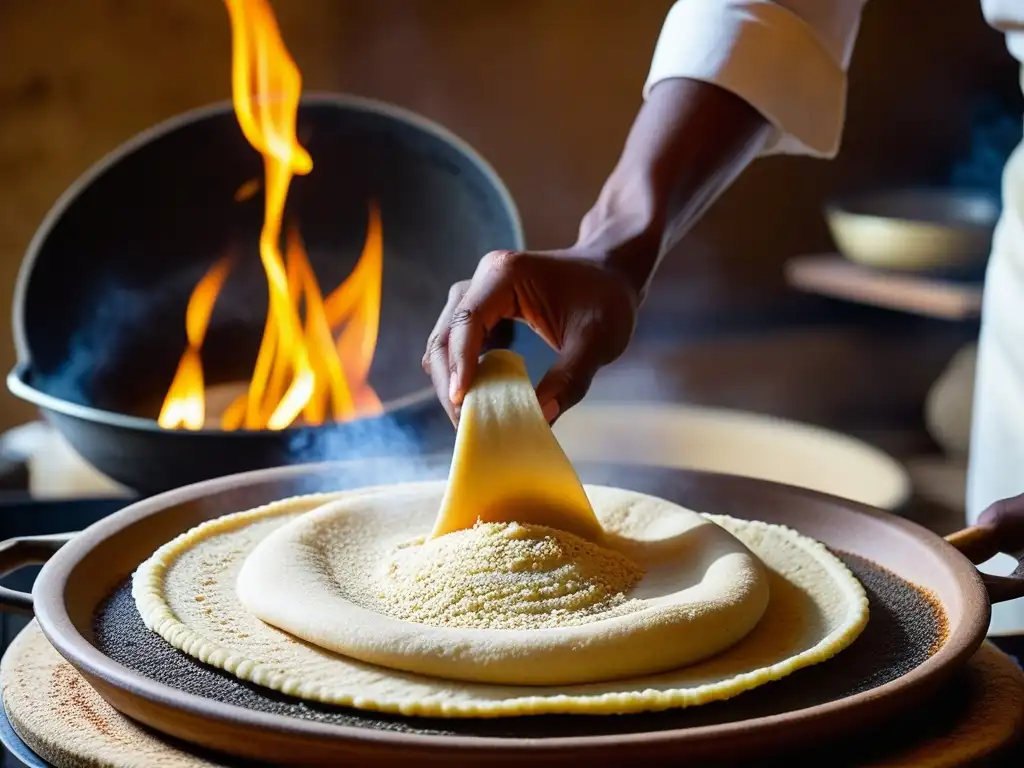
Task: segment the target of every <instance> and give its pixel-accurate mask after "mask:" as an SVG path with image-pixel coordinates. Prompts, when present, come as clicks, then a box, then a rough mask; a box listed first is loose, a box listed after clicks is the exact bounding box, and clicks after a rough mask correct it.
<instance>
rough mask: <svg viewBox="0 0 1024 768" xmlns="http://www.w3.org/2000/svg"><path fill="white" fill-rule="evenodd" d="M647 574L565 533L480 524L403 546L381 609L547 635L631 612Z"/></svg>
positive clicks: (439, 622) (430, 620)
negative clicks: (546, 631) (634, 596)
mask: <svg viewBox="0 0 1024 768" xmlns="http://www.w3.org/2000/svg"><path fill="white" fill-rule="evenodd" d="M642 577H643V571H642V570H641V569H640V568H638V567H637V566H636V565H634V564H633V563H632V562H631V561H630V560H629V559H627V558H626V557H624V556H623V555H621V554H620V553H618V552H616V551H614V550H611V549H606V548H604V547H599V546H596V545H594V544H591V543H590V542H588V541H586V540H584V539H582V538H580V537H579V536H575V535H573V534H571V533H567V532H565V531H558V530H555V529H554V528H547V527H545V526H539V525H521V524H519V523H482V522H478V523H477V524H476V525H475V526H474V527H472V528H469V529H465V530H461V531H455V532H453V533H449V534H447V535H445V536H441V537H439V538H436V539H429V540H424V539H418V540H416V541H414V542H412V543H411V544H408V545H405V546H403V547H399V548H398V549H396V550H395V551H394V552H393V557H392V559H391V561H390V562H389V563H388V564H387V567H386V570H385V576H384V579H383V583H382V584H381V589H380V591H379V593H378V595H377V597H378V601H379V604H378V609H379V610H381V611H382V612H384V613H388V614H390V615H391V616H394V617H396V618H400V619H405V620H407V621H415V622H418V623H420V624H430V625H433V626H440V627H463V628H473V629H544V628H549V627H566V626H573V625H578V624H585V623H587V622H589V621H594V620H596V619H599V618H607V617H608V616H609V615H610V614H612V613H614V614H618V613H622V612H628V611H629V610H630V603H632V602H635V601H630V600H628V598H627V597H626V594H627V593H628V592H629V590H630V589H631V588H632V587H633V586H634V585H635V584H636V583H637V582H638V581H640V579H641V578H642Z"/></svg>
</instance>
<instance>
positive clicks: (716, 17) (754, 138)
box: [579, 0, 866, 298]
mask: <svg viewBox="0 0 1024 768" xmlns="http://www.w3.org/2000/svg"><path fill="white" fill-rule="evenodd" d="M865 1H866V0H678V1H677V2H676V3H675V4H674V5H673V6H672V9H671V10H670V11H669V14H668V17H667V18H666V19H665V24H664V26H663V27H662V31H661V35H660V36H659V39H658V44H657V46H656V48H655V52H654V57H653V59H652V62H651V69H650V73H649V75H648V78H647V84H646V86H645V95H646V97H647V99H646V103H645V104H644V106H643V108H642V109H641V110H640V113H639V114H638V116H637V118H636V122H635V123H634V125H633V128H632V131H631V132H630V135H629V139H628V141H627V142H626V147H625V149H624V151H623V153H622V157H621V158H620V160H619V163H618V165H617V166H616V168H615V170H614V171H613V173H612V174H611V176H610V177H609V179H608V181H607V183H606V184H605V187H604V189H603V190H602V192H601V195H600V197H599V199H598V201H597V203H596V204H595V205H594V207H593V209H591V211H590V212H589V213H588V214H587V216H586V218H584V220H583V223H582V225H581V227H580V243H579V248H580V249H581V250H582V251H583V252H584V253H590V254H599V253H600V254H603V253H607V254H609V255H608V256H607V259H608V262H609V266H611V267H613V268H615V269H617V270H621V271H622V272H623V273H624V274H626V276H627V277H628V278H629V280H630V281H631V282H632V283H633V285H634V287H635V289H636V291H637V293H638V295H639V296H640V297H641V298H642V296H643V293H644V291H645V289H646V286H647V283H648V282H649V280H650V278H651V276H652V275H653V273H654V270H655V269H656V268H657V266H658V261H659V260H660V258H661V255H662V254H663V253H665V252H666V251H667V250H668V249H669V248H670V247H671V246H672V245H673V244H674V243H675V242H676V241H677V240H678V239H679V237H681V236H682V235H683V234H685V233H686V231H687V230H688V229H689V228H690V227H691V226H692V225H693V223H694V222H695V221H696V219H697V218H698V217H699V216H700V214H701V213H703V211H704V210H706V209H707V207H708V205H709V204H710V203H712V202H713V201H714V200H715V198H716V197H717V196H718V195H719V194H720V193H721V192H722V191H723V190H725V189H726V188H727V187H728V186H729V184H730V183H731V182H732V181H733V180H734V179H735V178H736V176H737V175H738V174H739V173H740V172H741V171H742V170H743V169H744V168H745V167H746V166H747V165H748V164H749V163H750V161H751V160H752V159H753V158H754V157H756V156H757V155H758V154H762V153H764V154H774V153H787V154H803V155H810V156H813V157H832V156H834V155H835V153H836V152H837V151H838V149H839V140H840V136H841V134H842V124H843V112H844V104H845V99H846V71H847V68H848V67H849V63H850V56H851V54H852V51H853V45H854V40H855V38H856V35H857V29H858V27H859V24H860V15H861V11H862V9H863V6H864V3H865Z"/></svg>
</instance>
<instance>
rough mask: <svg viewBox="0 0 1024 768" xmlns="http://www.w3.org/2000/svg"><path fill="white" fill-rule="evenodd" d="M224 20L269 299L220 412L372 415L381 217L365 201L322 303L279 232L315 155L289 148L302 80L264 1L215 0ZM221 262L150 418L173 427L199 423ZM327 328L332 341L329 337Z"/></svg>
mask: <svg viewBox="0 0 1024 768" xmlns="http://www.w3.org/2000/svg"><path fill="white" fill-rule="evenodd" d="M225 3H226V5H227V8H228V13H229V15H230V18H231V28H232V41H233V51H232V92H233V99H234V107H235V115H236V117H237V119H238V123H239V125H240V126H241V128H242V133H243V134H244V136H245V138H246V140H247V141H248V142H249V143H250V144H251V145H252V146H253V147H254V148H255V149H257V150H258V151H259V152H260V153H261V154H262V155H263V164H264V179H263V182H262V184H260V182H259V181H258V180H252V181H249V182H246V183H245V184H243V185H242V187H240V188H239V190H238V192H237V193H236V199H237V200H240V201H241V200H245V199H248V198H249V197H251V196H253V195H254V194H255V193H256V191H257V190H258V189H259V187H260V186H262V188H263V190H264V215H263V228H262V231H261V232H260V239H259V253H260V261H261V262H262V264H263V269H264V272H265V273H266V277H267V287H268V290H269V306H268V312H267V318H266V323H265V325H264V329H263V337H262V339H261V342H260V348H259V352H258V353H257V356H256V363H255V367H254V370H253V374H252V377H251V378H250V380H249V382H248V387H247V391H246V392H244V393H242V394H240V395H239V396H238V397H236V398H235V400H234V401H232V402H231V404H230V405H229V406H228V407H227V408H226V409H225V411H224V413H223V414H221V427H222V428H224V429H229V430H231V429H239V428H244V429H272V430H278V429H284V428H286V427H288V426H290V425H292V424H294V423H296V422H297V421H299V420H300V419H301V421H302V422H303V423H306V424H322V423H323V422H324V421H326V420H328V419H333V420H345V419H349V418H352V417H354V416H357V415H364V414H368V413H379V412H380V411H381V409H382V407H381V402H380V399H379V398H378V397H377V395H376V393H375V392H374V391H373V389H372V388H371V387H370V385H369V383H368V380H367V378H368V376H369V372H370V365H371V363H372V362H373V354H374V349H375V347H376V344H377V333H378V328H379V322H380V304H381V280H382V268H383V239H382V230H381V222H380V213H379V211H378V209H377V207H376V205H375V204H372V203H371V206H370V220H369V225H368V229H367V236H366V243H365V245H364V247H363V253H362V255H361V256H360V258H359V261H358V262H357V264H356V266H355V268H354V269H353V271H352V274H351V275H350V276H349V277H348V278H347V279H346V280H345V281H344V282H343V283H342V284H341V285H340V286H339V287H338V288H337V289H336V290H335V291H334V293H333V294H331V295H330V296H329V297H328V298H327V300H326V301H325V300H324V298H323V295H322V293H321V291H320V286H319V284H318V283H317V280H316V276H315V275H314V273H313V269H312V267H311V266H310V263H309V259H308V257H307V255H306V251H305V247H304V246H303V243H302V239H301V237H300V236H299V233H298V231H297V230H296V229H294V228H293V229H290V230H289V232H288V237H287V247H286V255H285V256H282V253H281V230H282V219H283V215H284V208H285V202H286V200H287V197H288V188H289V186H290V185H291V180H292V177H293V176H294V175H295V174H300V175H302V174H306V173H309V172H310V171H311V170H312V168H313V161H312V159H311V158H310V156H309V153H308V152H307V151H306V150H305V149H304V148H303V147H302V146H301V145H300V144H299V141H298V138H297V136H296V117H297V113H298V106H299V96H300V94H301V90H302V78H301V75H300V74H299V70H298V67H297V66H296V65H295V62H294V61H293V60H292V58H291V56H290V55H289V53H288V50H287V49H286V48H285V46H284V43H283V42H282V40H281V35H280V31H279V30H278V27H277V22H276V20H275V19H274V15H273V12H272V10H271V8H270V6H269V5H268V4H267V2H266V0H225ZM226 277H227V266H226V265H224V266H222V265H221V264H220V263H218V264H216V265H214V267H213V268H212V269H211V270H210V272H209V273H208V274H207V275H206V276H205V277H204V278H203V279H202V280H201V281H200V282H199V284H198V285H197V286H196V288H195V290H194V291H193V294H192V297H191V298H190V300H189V306H188V311H187V314H186V325H187V330H188V346H187V348H186V350H185V353H184V355H183V356H182V358H181V362H180V363H179V366H178V372H177V374H176V375H175V378H174V381H173V382H172V384H171V387H170V389H169V390H168V392H167V396H166V398H165V400H164V404H163V408H162V409H161V412H160V417H159V419H158V423H159V424H160V426H162V427H165V428H168V429H173V428H180V427H184V428H186V429H200V428H201V427H203V426H204V425H205V421H206V414H205V395H206V391H205V388H204V381H203V371H202V364H201V360H200V349H201V347H202V342H203V338H204V336H205V332H206V328H207V326H208V324H209V319H210V315H211V314H212V311H213V306H214V303H215V302H216V298H217V295H218V294H219V292H220V290H221V288H222V287H223V283H224V280H225V278H226ZM335 333H337V334H338V335H337V338H335V335H334V334H335Z"/></svg>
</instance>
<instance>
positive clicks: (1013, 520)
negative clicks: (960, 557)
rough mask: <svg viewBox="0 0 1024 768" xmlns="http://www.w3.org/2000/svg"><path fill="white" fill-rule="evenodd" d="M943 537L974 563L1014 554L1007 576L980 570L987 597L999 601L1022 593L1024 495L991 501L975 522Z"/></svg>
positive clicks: (1023, 572)
mask: <svg viewBox="0 0 1024 768" xmlns="http://www.w3.org/2000/svg"><path fill="white" fill-rule="evenodd" d="M946 541H948V542H949V543H950V544H952V545H953V546H954V547H956V548H957V549H958V550H960V552H962V553H963V554H964V556H965V557H967V559H968V560H970V561H971V562H972V563H974V564H975V565H977V564H978V563H983V562H985V561H986V560H988V559H990V558H992V557H995V556H996V555H998V554H1005V555H1011V556H1013V557H1015V558H1017V568H1016V570H1014V572H1013V573H1012V574H1010V575H1009V576H991V575H989V574H987V573H984V574H982V580H983V581H984V582H985V587H986V588H987V589H988V596H989V600H990V601H991V602H993V603H1001V602H1003V601H1004V600H1014V599H1016V598H1018V597H1024V496H1018V497H1016V498H1013V499H1007V500H1005V501H1000V502H997V503H995V504H993V505H992V506H991V507H989V508H988V509H986V510H985V511H984V512H982V513H981V516H980V517H979V518H978V523H977V525H972V526H971V527H970V528H964V529H963V530H962V531H957V532H956V533H951V534H950V535H949V536H947V537H946Z"/></svg>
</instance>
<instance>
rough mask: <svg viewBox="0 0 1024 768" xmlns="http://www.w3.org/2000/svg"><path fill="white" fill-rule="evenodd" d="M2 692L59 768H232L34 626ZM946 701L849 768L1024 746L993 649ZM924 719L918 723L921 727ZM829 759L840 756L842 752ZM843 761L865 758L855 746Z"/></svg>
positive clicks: (1004, 661)
mask: <svg viewBox="0 0 1024 768" xmlns="http://www.w3.org/2000/svg"><path fill="white" fill-rule="evenodd" d="M0 687H2V690H3V700H4V707H5V710H6V713H7V716H8V718H9V719H10V721H11V723H12V724H13V725H14V728H15V731H16V733H17V735H18V737H20V738H21V739H22V740H23V741H24V743H25V744H26V745H27V746H29V747H30V748H31V749H32V750H33V751H34V752H35V753H36V754H37V755H39V756H40V757H42V758H43V759H45V760H47V761H48V762H49V763H51V764H53V765H60V766H65V767H66V768H79V767H80V766H82V767H84V766H93V765H107V766H111V768H129V767H130V766H131V767H134V766H138V765H139V764H140V763H141V762H142V761H143V760H144V761H145V762H144V764H145V765H146V766H152V768H161V767H162V766H167V768H171V767H172V766H173V767H174V768H179V767H180V768H189V767H190V766H195V767H196V768H199V767H200V766H204V767H205V766H214V765H224V764H226V763H224V762H222V761H221V758H220V757H219V756H216V755H206V754H204V756H200V753H199V752H197V751H196V750H194V749H193V748H192V747H190V746H188V745H183V744H179V743H175V742H172V741H171V740H169V739H167V738H166V737H164V736H161V735H159V734H157V733H155V732H153V731H151V730H149V729H148V728H144V727H142V726H140V725H137V724H136V723H134V722H132V721H131V720H129V719H128V718H126V717H125V716H124V715H122V714H121V713H119V712H118V711H117V710H115V709H114V708H113V707H111V706H110V705H109V704H107V702H105V701H104V700H103V699H102V697H100V695H99V694H98V693H96V691H94V690H93V689H92V688H91V687H89V685H88V684H87V683H86V682H85V681H84V680H83V679H82V678H81V676H79V674H78V673H77V672H76V671H75V670H74V668H73V667H72V666H71V665H70V664H68V663H67V662H66V661H64V659H63V658H61V657H60V655H59V654H58V653H57V652H56V651H55V650H54V649H53V646H51V645H50V644H49V642H47V640H46V638H45V637H44V636H43V633H42V632H40V631H39V627H38V625H36V624H35V623H34V622H33V623H32V624H30V625H29V626H28V627H27V628H26V629H25V630H24V631H22V632H21V634H19V635H18V637H16V638H15V639H14V641H13V642H12V644H11V646H10V648H9V650H8V651H7V653H6V655H5V656H4V661H3V665H2V667H0ZM945 694H946V695H945V696H943V697H941V700H942V701H943V702H946V706H943V707H941V711H929V712H928V723H927V725H918V727H917V728H910V729H907V730H909V731H910V733H911V736H908V735H907V733H906V732H904V733H903V735H902V737H901V738H896V739H894V738H891V737H890V736H891V735H886V734H883V733H879V732H875V733H873V735H872V739H870V740H869V741H870V742H872V744H871V746H870V749H868V750H864V749H863V745H862V747H861V750H860V754H859V755H858V757H860V758H861V759H858V760H855V761H854V760H850V761H849V762H855V763H856V764H859V765H861V766H872V767H873V768H875V767H877V768H953V767H954V766H959V765H963V764H965V763H968V762H971V761H975V760H980V759H982V758H984V757H987V756H989V755H992V754H993V753H995V752H997V751H999V750H1001V749H1003V748H1004V747H1006V746H1007V745H1009V744H1011V743H1013V742H1014V740H1016V739H1018V738H1019V736H1020V733H1021V729H1022V720H1024V672H1021V670H1020V668H1019V667H1017V666H1016V665H1015V664H1014V662H1013V660H1012V659H1010V657H1008V656H1007V655H1006V654H1004V653H1002V652H1001V651H999V650H998V649H996V648H995V646H993V645H991V644H988V643H986V644H985V645H983V646H982V647H981V649H980V650H979V651H978V653H977V654H976V655H975V656H974V658H973V659H971V661H970V663H969V664H968V666H967V669H966V674H965V675H963V676H962V679H961V680H958V681H955V682H954V683H953V685H952V686H950V689H949V690H947V691H946V692H945ZM950 702H956V703H955V704H950ZM924 719H925V718H923V717H918V718H917V722H918V723H919V724H920V723H921V721H923V720H924ZM891 730H893V731H896V730H900V729H897V728H894V729H891ZM830 752H831V754H833V755H834V754H836V751H835V748H834V747H832V748H830ZM842 754H846V755H857V754H858V751H857V748H856V747H855V746H851V747H850V748H846V749H844V750H843V752H842ZM802 757H803V758H807V757H808V755H807V754H806V753H804V754H803V755H802ZM830 764H833V765H834V764H835V762H834V760H833V761H830Z"/></svg>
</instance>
